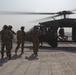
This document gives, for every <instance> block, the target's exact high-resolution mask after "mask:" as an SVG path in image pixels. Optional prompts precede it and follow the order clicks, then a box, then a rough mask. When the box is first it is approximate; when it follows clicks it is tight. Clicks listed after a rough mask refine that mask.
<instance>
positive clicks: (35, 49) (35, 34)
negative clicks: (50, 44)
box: [32, 26, 40, 56]
mask: <svg viewBox="0 0 76 75" xmlns="http://www.w3.org/2000/svg"><path fill="white" fill-rule="evenodd" d="M39 34H40V31H39V29H38V27H37V26H34V29H33V31H32V42H33V52H34V54H35V55H36V56H37V55H38V47H39V38H38V37H39Z"/></svg>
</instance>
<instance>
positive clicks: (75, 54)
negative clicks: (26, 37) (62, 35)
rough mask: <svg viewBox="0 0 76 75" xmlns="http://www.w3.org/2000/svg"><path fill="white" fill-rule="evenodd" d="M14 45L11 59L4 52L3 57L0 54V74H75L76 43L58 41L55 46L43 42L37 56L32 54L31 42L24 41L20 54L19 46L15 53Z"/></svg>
mask: <svg viewBox="0 0 76 75" xmlns="http://www.w3.org/2000/svg"><path fill="white" fill-rule="evenodd" d="M0 47H1V46H0ZM15 47H16V44H15V43H14V44H13V49H12V58H11V60H8V59H7V58H6V53H5V57H4V58H3V59H1V55H0V75H76V43H72V42H71V43H59V45H58V47H57V48H52V47H51V46H49V45H48V44H46V43H44V44H43V46H42V47H39V52H38V56H34V55H33V50H32V43H25V48H24V54H22V55H21V49H20V48H19V50H18V53H17V55H15V52H14V50H15Z"/></svg>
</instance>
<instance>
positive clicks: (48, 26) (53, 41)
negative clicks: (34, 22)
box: [0, 9, 76, 47]
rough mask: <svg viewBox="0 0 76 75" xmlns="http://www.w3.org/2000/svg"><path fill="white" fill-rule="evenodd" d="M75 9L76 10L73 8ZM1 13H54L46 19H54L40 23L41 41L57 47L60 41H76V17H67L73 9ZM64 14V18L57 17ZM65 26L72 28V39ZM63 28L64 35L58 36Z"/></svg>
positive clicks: (29, 32)
mask: <svg viewBox="0 0 76 75" xmlns="http://www.w3.org/2000/svg"><path fill="white" fill-rule="evenodd" d="M73 11H76V9H75V10H73ZM0 14H8V15H9V14H10V15H12V14H13V15H54V16H51V17H47V18H44V19H50V18H52V19H53V20H50V21H45V22H41V23H39V25H38V28H39V29H40V30H41V31H42V35H41V36H40V37H39V41H40V42H47V43H48V44H49V45H51V47H57V46H58V42H76V19H75V18H67V15H71V14H74V13H73V12H72V11H66V10H64V11H59V12H56V13H43V12H42V13H37V12H5V11H2V12H0ZM59 16H63V18H62V19H55V18H56V17H59ZM64 27H71V28H72V39H71V40H68V36H65V35H64ZM59 28H60V30H62V33H61V34H62V35H63V36H60V37H59V36H58V33H57V31H58V29H59ZM32 30H33V28H32V29H31V30H29V31H28V33H27V34H31V31H32Z"/></svg>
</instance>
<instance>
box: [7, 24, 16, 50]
mask: <svg viewBox="0 0 76 75" xmlns="http://www.w3.org/2000/svg"><path fill="white" fill-rule="evenodd" d="M8 29H9V30H10V31H11V33H12V34H13V36H14V35H16V33H15V32H14V31H13V30H12V26H11V25H9V26H8ZM10 43H11V49H12V45H13V44H12V39H11V40H10Z"/></svg>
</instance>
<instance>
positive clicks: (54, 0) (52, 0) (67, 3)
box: [0, 0, 76, 31]
mask: <svg viewBox="0 0 76 75" xmlns="http://www.w3.org/2000/svg"><path fill="white" fill-rule="evenodd" d="M74 9H76V0H0V11H15V12H17V11H18V12H19V11H20V12H58V11H63V10H71V11H72V10H74ZM74 12H75V13H76V11H74ZM48 16H52V15H1V14H0V30H1V29H2V27H3V25H5V24H6V25H12V26H13V30H14V31H17V30H19V29H20V27H21V26H25V31H28V30H29V29H30V28H31V27H33V26H34V25H37V24H38V23H39V22H41V21H37V22H35V20H38V19H42V18H45V17H48ZM69 17H72V18H76V14H73V15H70V16H69Z"/></svg>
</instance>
